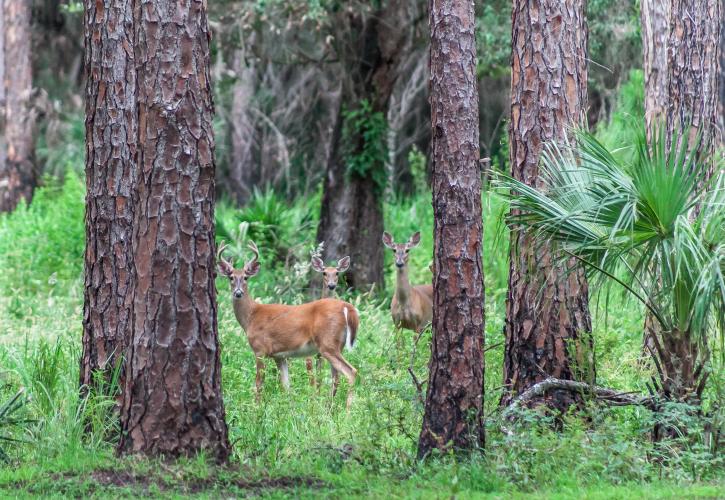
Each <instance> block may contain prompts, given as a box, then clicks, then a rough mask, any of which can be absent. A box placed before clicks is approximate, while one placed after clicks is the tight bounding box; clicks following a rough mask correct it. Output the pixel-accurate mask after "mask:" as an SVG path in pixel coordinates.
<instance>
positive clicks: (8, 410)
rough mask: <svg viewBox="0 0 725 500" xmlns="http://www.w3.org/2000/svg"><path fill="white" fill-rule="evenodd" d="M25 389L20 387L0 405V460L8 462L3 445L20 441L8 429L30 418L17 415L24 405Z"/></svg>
mask: <svg viewBox="0 0 725 500" xmlns="http://www.w3.org/2000/svg"><path fill="white" fill-rule="evenodd" d="M26 402H27V400H26V399H25V391H23V390H22V389H21V390H19V391H18V392H16V393H15V395H14V396H12V397H11V398H10V399H8V400H7V401H5V402H4V403H3V404H2V405H0V462H8V461H9V460H10V456H9V455H8V453H7V451H6V450H5V449H3V446H5V447H7V446H8V445H12V444H17V443H21V442H22V441H21V440H19V439H17V438H14V437H12V436H11V435H10V434H9V433H8V431H9V430H11V429H14V428H17V427H19V426H22V425H23V424H28V423H30V420H28V419H26V418H22V417H18V416H17V414H18V412H19V411H20V410H21V409H22V408H23V407H24V406H25V404H26Z"/></svg>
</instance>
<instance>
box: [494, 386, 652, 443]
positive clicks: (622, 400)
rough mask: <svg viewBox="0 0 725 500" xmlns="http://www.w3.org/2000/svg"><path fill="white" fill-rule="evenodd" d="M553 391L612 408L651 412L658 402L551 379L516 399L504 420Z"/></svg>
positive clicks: (505, 414) (602, 388)
mask: <svg viewBox="0 0 725 500" xmlns="http://www.w3.org/2000/svg"><path fill="white" fill-rule="evenodd" d="M551 390H564V391H570V392H579V393H585V394H591V395H593V396H594V398H595V399H596V400H597V401H601V402H602V403H604V404H607V405H610V406H644V407H645V408H649V409H650V410H654V409H656V407H657V400H656V398H655V397H651V396H647V397H643V396H639V395H636V394H635V393H632V392H618V391H615V390H614V389H608V388H606V387H598V386H595V385H591V384H587V383H586V382H577V381H574V380H562V379H558V378H553V377H551V378H547V379H546V380H543V381H541V382H539V383H537V384H534V385H533V386H531V387H529V388H528V389H526V390H525V391H524V392H523V393H521V395H519V396H518V397H517V398H516V399H514V400H513V402H512V403H511V404H510V405H509V406H508V407H507V408H506V409H505V410H504V411H503V415H502V416H503V418H504V419H509V420H511V419H512V418H513V417H514V414H515V413H516V412H517V411H518V410H520V409H521V408H522V407H523V406H524V405H525V404H526V403H528V402H529V401H531V400H532V399H534V398H537V397H541V396H543V395H544V394H546V393H547V392H548V391H551ZM504 431H506V433H507V434H511V432H510V431H508V430H506V429H504Z"/></svg>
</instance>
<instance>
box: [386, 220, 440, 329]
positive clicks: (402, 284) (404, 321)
mask: <svg viewBox="0 0 725 500" xmlns="http://www.w3.org/2000/svg"><path fill="white" fill-rule="evenodd" d="M419 243H420V231H418V232H416V233H415V234H413V236H411V237H410V239H409V240H408V241H407V242H406V243H403V244H398V243H395V241H393V237H392V236H391V235H390V233H387V232H385V233H383V244H384V245H385V246H386V247H388V248H390V249H391V250H392V251H393V253H394V254H395V267H397V269H398V272H397V280H396V284H395V294H394V295H393V301H392V303H391V304H390V313H391V315H392V316H393V323H395V326H396V327H397V328H407V329H408V330H413V331H414V332H416V333H420V332H421V331H423V329H424V328H425V327H426V326H427V325H428V323H430V322H431V321H432V320H433V285H416V286H413V285H411V284H410V281H409V280H408V253H409V252H410V249H411V248H415V247H417V246H418V244H419Z"/></svg>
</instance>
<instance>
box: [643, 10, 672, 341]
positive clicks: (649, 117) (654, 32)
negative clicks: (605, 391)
mask: <svg viewBox="0 0 725 500" xmlns="http://www.w3.org/2000/svg"><path fill="white" fill-rule="evenodd" d="M669 11H670V4H669V0H668V1H665V2H662V1H658V0H641V2H640V19H641V21H642V25H641V29H642V56H643V57H642V66H643V70H644V111H645V113H644V119H645V133H646V134H647V140H648V141H652V140H653V138H654V136H655V134H656V132H657V128H658V127H660V126H662V124H663V123H664V117H665V111H666V109H667V87H668V85H667V76H668V75H667V40H668V38H669V29H670V26H669V22H670V13H669ZM658 326H659V325H658V323H657V320H656V319H655V318H654V317H653V316H652V315H651V314H649V313H647V315H646V316H645V322H644V339H643V346H644V348H645V351H646V350H648V349H653V348H654V345H653V344H652V342H651V336H652V335H656V334H657V329H658Z"/></svg>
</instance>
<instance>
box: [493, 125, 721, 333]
mask: <svg viewBox="0 0 725 500" xmlns="http://www.w3.org/2000/svg"><path fill="white" fill-rule="evenodd" d="M633 149H634V151H635V152H634V158H633V160H632V161H631V162H621V161H620V160H618V159H616V158H615V157H614V156H613V155H612V154H611V153H610V152H609V151H608V150H607V149H606V148H605V147H604V146H603V145H602V144H601V143H600V142H599V141H598V140H597V139H595V138H594V136H592V135H591V134H589V133H587V132H583V131H578V132H577V134H576V142H575V144H574V145H568V144H565V145H562V146H557V145H551V147H550V149H549V150H548V152H547V153H546V154H545V155H544V159H543V165H542V171H541V177H542V178H543V179H544V183H545V189H544V190H541V191H538V190H536V189H533V188H530V187H528V186H526V185H525V184H523V183H521V182H519V181H516V180H514V179H511V178H508V177H505V176H501V177H500V182H499V185H500V186H501V187H503V188H504V189H507V190H510V192H511V193H515V194H514V195H512V198H511V200H512V201H511V206H512V208H515V209H517V210H520V211H521V215H520V216H517V217H515V218H514V219H513V221H514V222H516V223H520V224H522V225H523V226H524V227H527V228H530V229H533V230H534V231H535V232H536V234H538V235H539V236H540V237H541V238H543V239H545V240H553V241H555V242H557V243H558V244H559V246H560V247H561V249H562V250H563V252H564V255H575V256H576V257H577V258H578V259H580V260H581V261H582V262H583V263H584V264H585V265H586V266H587V267H588V268H589V269H590V270H591V271H592V272H593V273H594V275H595V276H597V277H600V278H601V277H604V278H607V279H611V280H614V281H616V282H618V283H620V284H622V285H623V286H625V287H626V288H627V290H628V291H629V292H630V293H631V294H632V295H633V297H635V298H637V299H638V300H640V301H641V302H642V304H643V305H644V306H646V307H647V308H648V309H649V310H650V311H651V312H652V314H653V315H654V316H655V317H656V318H657V319H658V321H659V323H660V325H661V327H662V328H663V329H664V330H665V331H667V332H676V331H679V332H689V333H690V334H692V335H693V336H694V338H695V339H698V340H699V341H703V342H704V341H705V340H706V339H707V336H708V334H709V333H711V332H716V331H719V332H720V333H722V327H723V325H725V323H724V322H723V319H725V317H724V316H723V311H725V278H724V276H725V224H724V222H725V178H724V177H723V175H722V172H721V171H720V170H719V168H716V169H715V170H716V172H719V175H717V176H716V177H715V179H714V181H713V182H712V185H711V186H710V187H711V189H710V190H706V189H703V186H706V183H705V176H706V168H705V166H704V165H703V164H702V163H701V162H700V160H699V159H698V158H697V155H695V154H687V150H688V149H687V144H686V141H685V144H683V145H682V146H681V147H678V145H677V141H673V145H672V147H671V148H669V149H668V148H667V147H666V140H665V135H664V132H661V133H660V134H658V135H657V137H656V138H655V139H654V140H653V142H652V143H651V144H648V143H647V141H646V140H645V139H644V134H641V133H640V134H639V135H638V136H637V139H636V141H635V143H634V145H633ZM696 149H697V143H695V145H694V146H693V150H696Z"/></svg>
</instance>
